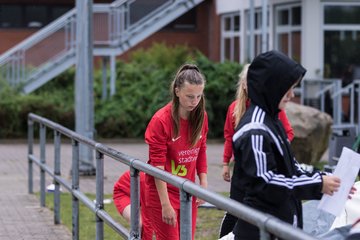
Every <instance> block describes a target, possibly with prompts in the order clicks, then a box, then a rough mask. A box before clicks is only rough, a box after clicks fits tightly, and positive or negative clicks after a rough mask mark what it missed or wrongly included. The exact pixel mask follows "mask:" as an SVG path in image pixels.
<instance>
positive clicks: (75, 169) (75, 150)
mask: <svg viewBox="0 0 360 240" xmlns="http://www.w3.org/2000/svg"><path fill="white" fill-rule="evenodd" d="M79 160H80V159H79V143H78V142H77V141H76V140H74V139H72V170H71V173H72V186H71V188H72V190H73V191H74V190H78V189H79V165H80V163H79ZM72 226H73V228H72V237H73V240H78V239H79V200H78V199H77V197H75V196H74V195H73V194H72Z"/></svg>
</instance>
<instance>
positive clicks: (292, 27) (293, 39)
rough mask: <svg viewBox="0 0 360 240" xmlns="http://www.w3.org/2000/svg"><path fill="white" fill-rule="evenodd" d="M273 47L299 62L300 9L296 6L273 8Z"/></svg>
mask: <svg viewBox="0 0 360 240" xmlns="http://www.w3.org/2000/svg"><path fill="white" fill-rule="evenodd" d="M275 46H276V49H277V50H279V51H281V52H283V53H285V54H287V55H288V56H289V57H291V58H293V59H294V60H296V61H297V62H301V7H300V5H298V4H292V5H281V6H277V7H275Z"/></svg>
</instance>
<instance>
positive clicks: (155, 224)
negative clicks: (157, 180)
mask: <svg viewBox="0 0 360 240" xmlns="http://www.w3.org/2000/svg"><path fill="white" fill-rule="evenodd" d="M194 205H195V204H193V207H192V239H194V236H195V228H196V217H197V206H196V205H195V207H194ZM175 212H176V216H177V222H176V226H175V227H173V226H171V225H169V224H167V223H165V222H163V220H162V210H161V207H160V208H154V207H149V213H150V214H151V220H152V221H151V223H152V228H153V231H154V233H155V235H156V240H168V239H171V240H179V239H180V209H175Z"/></svg>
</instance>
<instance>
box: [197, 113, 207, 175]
mask: <svg viewBox="0 0 360 240" xmlns="http://www.w3.org/2000/svg"><path fill="white" fill-rule="evenodd" d="M208 130H209V127H208V117H207V114H206V113H205V118H204V126H203V130H202V133H201V140H200V141H201V143H200V144H201V145H200V149H199V155H198V159H197V161H196V172H197V174H200V173H207V159H206V140H207V133H208Z"/></svg>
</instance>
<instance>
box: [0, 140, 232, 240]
mask: <svg viewBox="0 0 360 240" xmlns="http://www.w3.org/2000/svg"><path fill="white" fill-rule="evenodd" d="M100 142H101V143H103V144H105V145H107V146H109V147H111V148H113V149H115V150H117V151H120V152H123V153H126V154H128V155H130V156H133V157H136V158H138V159H140V160H144V161H146V160H147V154H148V153H147V150H148V149H147V145H146V144H143V143H138V142H133V143H129V142H126V143H119V142H115V141H112V142H104V141H100ZM222 148H223V144H222V143H211V142H210V143H208V151H207V154H208V171H209V174H208V181H209V189H210V190H212V191H215V192H226V191H228V189H229V188H230V185H229V183H226V182H224V181H223V180H222V177H221V161H222V157H221V156H222ZM46 151H47V152H46V159H47V163H48V164H49V165H52V163H53V156H54V148H53V146H52V144H49V145H47V148H46ZM34 154H35V155H36V156H39V155H40V154H39V149H38V146H35V147H34ZM61 162H62V166H61V173H62V176H63V177H65V178H68V179H69V182H71V179H70V169H71V145H70V144H65V143H64V144H62V146H61ZM104 169H105V178H104V181H105V184H104V192H105V193H112V188H113V184H114V182H115V181H116V180H117V179H118V177H119V176H120V175H121V173H122V172H124V171H125V170H127V169H128V166H127V165H123V164H121V163H119V162H117V161H113V160H111V159H110V158H109V159H108V158H106V157H105V166H104ZM27 176H28V173H27V144H26V142H25V141H22V142H21V141H20V142H10V143H9V142H1V143H0V193H1V194H0V204H1V207H0V240H20V239H21V240H30V239H31V240H33V239H36V240H43V239H46V240H60V239H61V240H67V239H71V232H70V231H69V230H68V229H66V228H65V227H64V226H62V225H54V224H53V218H54V217H53V213H52V212H51V211H50V210H48V209H47V208H41V207H40V201H39V199H38V198H37V197H36V196H34V195H32V194H28V188H27ZM46 181H47V185H48V184H50V183H51V179H50V177H49V176H47V177H46ZM95 189H96V188H95V177H81V178H80V190H81V191H83V192H95ZM34 191H35V192H38V191H39V170H38V167H37V166H36V165H35V166H34Z"/></svg>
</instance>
